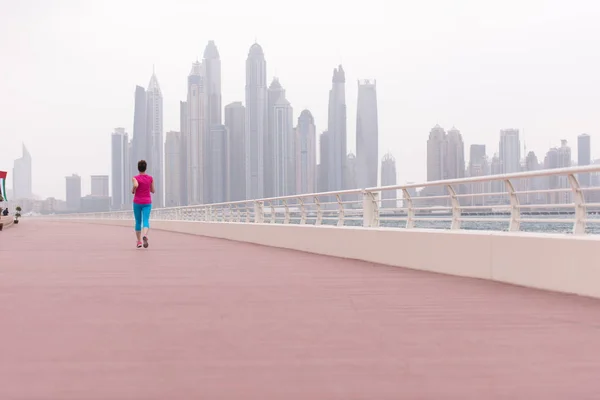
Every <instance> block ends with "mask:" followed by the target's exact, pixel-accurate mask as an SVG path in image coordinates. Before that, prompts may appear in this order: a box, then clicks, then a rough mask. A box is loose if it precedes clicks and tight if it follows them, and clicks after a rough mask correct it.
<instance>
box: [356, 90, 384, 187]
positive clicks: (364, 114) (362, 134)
mask: <svg viewBox="0 0 600 400" xmlns="http://www.w3.org/2000/svg"><path fill="white" fill-rule="evenodd" d="M356 162H357V167H356V173H357V182H358V187H360V188H363V189H364V188H368V187H376V186H377V167H378V164H379V127H378V121H377V89H376V82H375V81H373V82H370V81H368V80H365V81H363V82H361V81H359V82H358V105H357V109H356Z"/></svg>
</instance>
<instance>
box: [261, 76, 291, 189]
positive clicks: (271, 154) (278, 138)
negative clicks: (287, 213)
mask: <svg viewBox="0 0 600 400" xmlns="http://www.w3.org/2000/svg"><path fill="white" fill-rule="evenodd" d="M267 97H268V110H267V115H268V117H269V119H268V134H267V140H266V142H267V145H266V146H265V153H264V160H265V162H264V165H265V177H264V189H265V196H266V197H276V196H288V195H291V194H294V192H295V190H296V183H295V179H296V173H295V167H296V165H295V162H294V157H295V151H294V145H295V141H294V122H293V110H292V106H291V105H290V103H289V101H287V99H286V97H285V90H284V89H283V87H282V86H281V84H280V83H279V80H278V79H277V78H275V79H273V82H272V83H271V85H270V86H269V90H268V95H267Z"/></svg>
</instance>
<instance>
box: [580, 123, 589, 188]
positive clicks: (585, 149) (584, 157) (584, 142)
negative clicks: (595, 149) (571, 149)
mask: <svg viewBox="0 0 600 400" xmlns="http://www.w3.org/2000/svg"><path fill="white" fill-rule="evenodd" d="M591 159H592V154H591V143H590V135H588V134H587V133H583V134H581V135H579V136H577V165H579V166H586V165H590V162H591ZM578 179H579V185H580V186H581V187H589V186H590V174H579V176H578Z"/></svg>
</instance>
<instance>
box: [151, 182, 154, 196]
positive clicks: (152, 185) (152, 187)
mask: <svg viewBox="0 0 600 400" xmlns="http://www.w3.org/2000/svg"><path fill="white" fill-rule="evenodd" d="M150 191H151V192H152V193H154V179H152V183H151V184H150Z"/></svg>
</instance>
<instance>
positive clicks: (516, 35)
mask: <svg viewBox="0 0 600 400" xmlns="http://www.w3.org/2000/svg"><path fill="white" fill-rule="evenodd" d="M534 3H535V2H534ZM178 7H181V6H178V5H177V3H176V2H175V3H174V4H173V6H172V8H171V9H172V10H177V9H178ZM253 7H254V6H253ZM322 7H323V8H321V9H320V11H321V13H311V14H309V13H308V11H307V10H302V11H300V12H299V13H298V15H294V16H292V17H291V19H290V22H291V23H292V26H293V24H294V23H299V22H300V21H308V20H310V21H311V22H314V23H316V24H317V26H316V27H315V29H314V30H311V32H302V34H300V33H299V32H296V33H294V32H291V31H293V30H290V31H281V30H280V29H277V32H278V35H276V36H277V37H275V36H274V35H271V34H269V30H271V29H273V28H274V27H276V26H277V24H276V23H274V24H272V23H271V22H269V17H268V15H267V14H268V13H266V14H265V16H258V17H257V18H256V19H253V20H252V23H253V24H257V26H258V28H256V27H251V28H248V25H244V23H245V22H243V21H242V22H241V25H240V26H244V29H245V30H246V31H248V32H251V33H249V34H248V36H249V37H248V38H246V40H244V39H243V38H242V40H240V38H239V37H235V38H234V37H232V35H228V34H227V33H226V32H225V29H224V27H223V28H221V27H220V25H219V24H217V21H219V19H218V18H215V21H214V22H213V21H210V17H209V18H208V19H209V21H206V22H207V25H205V29H204V30H205V31H206V32H208V33H210V37H209V36H206V37H202V36H203V35H195V34H193V32H190V28H189V26H190V25H189V24H185V23H184V21H187V19H188V15H187V14H190V15H191V13H185V12H180V14H181V19H180V20H178V23H177V26H173V25H172V24H170V23H169V21H163V27H164V28H165V29H164V30H161V32H158V31H156V32H153V31H152V30H151V29H150V25H149V24H148V21H158V20H159V13H158V10H156V9H152V7H149V9H148V10H147V17H146V22H144V24H140V23H139V22H136V21H135V19H132V18H131V16H132V15H133V11H134V10H133V9H132V8H131V7H127V6H125V7H123V9H122V13H121V14H120V15H119V18H121V20H120V21H121V23H123V27H125V26H129V25H131V28H130V30H123V29H121V30H119V31H114V32H110V33H109V34H107V35H104V36H103V37H99V38H97V39H95V40H94V41H93V43H95V44H97V47H98V48H97V49H95V50H94V51H93V52H87V51H86V47H83V45H82V44H83V43H86V45H87V44H89V43H90V42H91V41H90V40H83V39H84V38H87V39H89V37H88V33H86V32H82V33H80V34H78V35H73V34H72V33H71V30H72V29H73V28H74V25H73V24H72V23H71V21H75V20H78V19H79V20H81V18H78V17H82V18H83V19H84V20H85V21H87V24H88V26H90V27H92V26H96V25H95V24H96V23H100V21H102V19H100V17H101V16H103V15H104V14H103V11H99V12H98V13H97V15H94V16H93V19H92V14H91V13H89V10H88V9H87V7H85V6H82V7H81V9H77V10H73V12H74V16H75V18H73V19H72V20H71V19H69V18H65V19H64V20H62V21H61V22H62V24H61V25H62V27H63V28H62V29H63V31H61V32H58V33H57V35H59V36H58V37H59V38H60V40H56V39H57V38H44V37H43V35H41V34H40V32H42V30H41V29H42V27H43V26H46V25H44V20H41V21H38V20H37V19H36V18H37V17H36V16H37V14H35V15H32V16H30V17H28V19H25V17H24V16H20V15H19V14H18V13H16V12H15V14H11V18H12V19H11V24H10V26H12V29H13V31H11V32H14V34H20V33H22V32H30V33H31V35H32V40H31V41H30V42H29V43H30V45H31V48H32V53H35V54H36V55H37V56H38V57H37V58H39V57H42V58H46V59H49V60H51V62H50V63H48V65H47V68H48V70H47V73H46V74H45V75H50V76H53V79H50V80H49V79H42V76H38V74H35V73H31V71H30V73H28V74H26V75H23V74H24V73H26V71H28V70H27V69H23V72H22V73H21V72H20V70H19V71H17V70H16V69H14V67H11V65H24V66H29V65H35V63H34V62H31V60H29V59H28V57H29V55H28V53H22V52H17V51H16V50H15V49H13V48H12V47H11V46H10V43H8V42H2V45H3V46H4V47H3V49H4V50H5V54H7V57H9V58H10V59H11V60H14V62H13V63H10V65H8V64H7V65H5V66H3V67H1V68H3V71H4V72H6V73H7V74H8V75H7V76H9V77H11V78H10V79H7V80H6V81H5V82H3V83H2V85H3V86H2V89H3V90H2V92H3V93H7V94H10V95H9V96H5V97H4V99H3V101H4V102H3V103H2V104H3V110H5V111H7V113H6V115H5V117H6V118H5V119H4V120H5V121H6V123H7V130H8V131H9V132H11V135H7V138H6V142H5V143H3V147H2V150H0V169H3V170H9V171H10V170H11V168H12V161H13V160H14V159H16V158H18V157H19V155H20V154H19V152H20V148H19V147H20V144H19V143H20V142H22V141H24V142H26V143H27V146H28V147H29V150H30V151H31V153H32V155H35V157H34V158H35V162H34V163H33V187H34V194H37V195H40V196H42V197H45V196H56V197H62V196H64V194H63V190H62V189H63V188H62V186H63V185H64V183H63V181H62V178H61V177H64V176H67V175H69V174H70V173H71V172H73V171H75V172H77V173H79V174H80V175H81V176H84V177H87V176H90V175H93V174H107V173H110V165H109V162H108V160H109V159H110V156H109V154H110V147H109V146H107V145H106V143H107V142H108V140H109V139H107V137H106V134H107V132H111V131H112V129H114V127H115V126H123V127H125V129H126V131H127V132H128V133H129V134H130V135H132V134H133V130H132V126H131V121H130V118H131V117H130V115H131V109H132V104H131V100H130V96H131V92H132V88H131V86H130V85H131V83H132V82H143V80H145V79H147V78H146V77H147V76H149V75H150V72H151V66H152V64H155V65H156V73H157V75H158V76H159V79H160V83H161V89H163V91H164V95H165V98H166V99H185V95H184V92H185V83H183V82H182V78H181V76H182V75H181V73H180V71H182V70H188V71H189V62H190V61H192V60H193V59H194V58H195V55H196V54H198V55H199V56H201V55H202V53H203V50H204V45H205V44H206V43H207V41H208V40H210V39H214V40H216V42H217V43H218V44H219V51H220V55H221V62H222V68H223V70H222V76H223V89H222V103H223V104H228V103H231V102H233V101H239V100H242V101H243V88H242V86H243V83H242V82H243V81H244V68H243V59H244V57H245V56H246V54H247V49H248V47H249V46H250V45H251V41H252V39H253V37H254V36H256V37H257V38H258V41H259V42H260V43H261V45H262V46H263V48H264V49H265V53H266V54H267V58H268V66H269V68H268V74H267V78H268V80H270V78H271V77H273V76H275V75H278V76H279V77H280V78H281V80H282V82H284V83H285V87H286V91H287V93H288V98H289V99H290V101H291V103H292V104H293V105H294V108H295V109H296V110H297V111H300V110H302V109H305V108H306V109H309V110H311V112H312V113H313V116H314V119H315V125H316V126H317V129H318V133H320V131H321V130H322V129H323V128H324V127H325V125H326V124H327V115H326V114H327V106H326V102H327V100H326V99H325V96H324V93H326V91H327V90H328V89H329V88H330V84H329V82H328V79H329V77H330V71H331V69H330V68H331V67H332V66H334V65H338V64H340V63H341V64H343V65H344V68H345V70H346V74H347V82H355V81H356V80H357V79H360V78H363V77H377V82H378V97H379V99H378V100H379V114H380V132H381V134H380V146H379V154H380V155H381V154H385V153H386V152H387V151H391V152H392V153H393V154H394V156H395V158H396V162H397V169H398V175H399V176H398V181H399V182H406V181H424V180H425V176H426V169H425V165H424V164H423V163H419V162H418V160H422V159H423V158H424V156H425V154H426V152H425V149H424V147H423V146H422V145H421V142H422V140H423V137H424V136H425V135H426V134H427V132H428V131H429V129H430V128H431V126H433V125H434V124H435V123H439V124H440V125H442V126H445V127H447V128H448V127H451V126H452V125H455V126H457V127H458V128H459V129H460V130H461V134H462V136H463V140H464V144H465V149H468V147H469V146H470V144H474V143H477V144H485V145H486V146H487V148H488V149H490V150H491V149H495V148H496V146H497V143H498V138H497V133H498V131H499V130H500V129H502V128H504V127H511V126H513V127H515V128H518V129H519V130H520V132H521V133H522V134H523V139H524V140H523V142H524V143H526V144H527V149H528V150H530V149H531V150H535V152H536V154H537V155H538V157H542V158H543V154H544V153H545V151H546V149H547V148H549V147H550V145H551V144H552V145H558V144H559V143H560V140H561V139H567V140H568V141H569V143H570V144H571V145H572V146H575V142H576V137H577V136H578V135H579V134H580V133H583V132H588V133H589V134H590V135H591V136H592V137H594V136H595V135H596V134H597V133H596V132H594V131H593V129H594V126H595V125H594V122H593V117H594V111H593V110H594V109H595V108H597V104H598V103H600V101H599V100H598V95H597V94H596V92H597V91H594V90H586V91H585V92H584V91H582V90H579V91H578V89H577V88H578V87H581V88H583V87H590V85H591V87H594V86H595V85H596V82H598V78H597V77H596V74H595V73H593V71H595V70H597V67H598V62H597V60H595V59H593V58H591V55H589V52H587V51H585V47H586V46H588V45H589V44H590V42H589V41H590V39H589V38H591V37H594V34H593V30H595V29H597V28H595V27H594V24H586V23H585V21H588V22H589V21H594V20H595V19H596V18H597V16H598V8H597V7H595V6H593V5H591V4H590V5H588V6H586V7H583V8H582V9H577V10H575V9H566V8H563V7H560V6H557V5H547V6H545V7H543V8H541V7H535V6H534V5H531V4H530V3H528V4H527V5H526V6H523V5H522V4H520V5H518V6H517V4H516V3H511V2H509V3H508V4H505V5H503V6H502V8H501V9H500V8H494V12H493V13H488V12H487V11H486V10H484V9H482V8H481V7H478V6H474V5H473V4H470V5H469V7H471V8H470V9H471V10H472V11H473V15H472V17H473V19H472V21H473V22H472V23H471V22H470V23H469V24H456V25H454V22H456V21H458V20H459V19H460V15H459V14H460V13H459V12H458V11H457V10H458V9H459V8H460V7H458V8H457V9H456V10H454V9H446V8H445V7H443V9H444V18H440V16H439V15H437V14H436V12H434V13H433V15H432V14H431V13H430V11H431V10H430V9H427V10H425V9H424V8H423V7H422V6H421V5H418V4H416V5H412V6H411V7H409V8H408V9H407V14H406V21H404V22H405V23H403V24H392V23H391V21H389V19H388V20H386V18H385V12H383V11H382V10H385V4H384V3H383V2H380V3H378V4H377V7H376V12H375V14H376V15H377V17H376V18H375V17H374V18H370V19H364V18H362V11H360V10H358V9H357V8H356V7H353V6H352V5H346V6H345V13H346V20H352V21H355V22H356V24H359V25H358V26H359V27H361V28H364V29H356V27H357V25H352V26H346V25H343V24H342V23H338V21H335V20H333V19H329V18H328V19H324V18H323V17H324V16H325V15H327V14H326V13H327V12H331V13H332V14H330V15H333V13H334V11H335V10H336V9H337V7H339V4H337V5H336V4H335V2H333V3H332V4H328V5H322ZM259 8H260V6H259ZM252 9H254V8H252ZM42 10H45V12H47V11H49V10H48V7H46V6H44V5H42V6H41V8H40V10H38V11H36V12H41V11H42ZM515 10H518V12H515ZM50 11H52V10H50ZM237 11H239V12H240V14H239V15H240V16H241V15H242V14H243V15H247V12H249V11H252V10H250V9H249V8H248V7H243V13H242V10H237ZM208 12H209V14H210V13H214V12H218V11H215V10H209V11H208ZM323 13H325V14H323ZM234 14H236V13H235V12H234ZM41 15H42V14H40V16H41ZM43 15H45V20H48V21H50V20H51V19H52V17H53V14H52V12H50V14H49V15H48V13H46V14H43ZM211 15H212V14H211ZM236 15H237V14H236ZM252 15H254V14H252ZM308 17H310V18H308ZM421 17H426V19H427V20H428V21H430V23H428V24H422V23H421V22H419V21H423V19H421ZM20 18H23V19H20ZM95 18H98V20H96V19H95ZM531 18H536V21H538V22H537V24H536V26H535V31H534V33H535V34H534V35H531V34H529V33H531V32H530V30H531V26H530V25H529V24H527V23H526V21H528V20H530V19H531ZM125 20H126V21H127V24H126V25H125V24H124V21H125ZM160 20H162V19H160ZM413 20H414V22H412V21H413ZM575 20H576V21H577V23H576V24H574V21H575ZM236 21H240V20H236ZM434 21H435V22H434ZM550 21H552V23H550ZM482 22H484V24H483V25H481V26H485V28H481V27H477V24H482ZM557 22H558V23H557ZM36 24H38V25H40V28H37V27H36V26H35V25H36ZM332 24H333V25H334V26H335V29H331V27H332ZM506 24H509V26H511V29H510V30H508V31H506V30H505V29H504V28H502V29H501V27H505V26H507V25H506ZM142 25H144V26H146V27H144V26H142ZM221 25H223V24H221ZM558 26H560V27H561V28H558ZM46 27H47V26H46ZM567 27H570V29H567ZM136 28H139V29H141V32H144V34H145V35H146V36H144V40H139V39H137V36H136V39H135V40H134V39H133V38H134V36H133V35H131V32H132V31H133V30H134V29H136ZM449 28H452V29H451V30H448V29H449ZM2 29H3V28H2ZM404 30H406V32H411V34H410V35H404V34H403V33H404ZM563 30H564V31H563ZM589 30H592V32H589ZM165 31H166V32H165ZM559 31H560V32H559ZM584 31H585V32H584ZM333 32H335V34H334V33H333ZM500 32H502V35H500V36H495V35H497V34H499V33H500ZM528 32H529V33H528ZM67 33H68V35H67ZM392 33H393V34H392ZM175 35H176V37H177V38H178V40H177V41H175V40H174V38H175ZM392 37H410V38H411V40H410V41H407V40H402V41H392V40H391V39H390V38H392ZM468 37H477V40H473V41H465V40H461V39H465V38H468ZM117 39H118V41H117ZM558 39H559V40H558ZM74 40H75V41H74ZM79 41H81V43H79ZM411 42H414V43H411ZM57 43H60V44H61V45H60V47H59V46H57ZM173 43H177V46H173ZM42 44H43V45H42ZM125 44H127V45H126V46H125ZM62 47H64V48H68V49H69V54H78V56H77V62H73V63H72V67H71V66H70V65H68V63H65V62H62V61H61V60H65V59H69V57H70V56H68V55H66V54H65V53H64V51H63V50H62ZM120 48H123V49H124V48H127V51H124V50H120ZM365 49H368V50H365ZM108 50H110V51H108ZM115 52H116V53H115ZM109 53H110V57H109ZM398 54H402V57H397V55H398ZM459 54H460V55H462V56H460V57H459V56H458V55H459ZM555 54H563V55H564V57H562V58H561V61H560V62H552V61H550V60H555V58H554V55H555ZM551 55H552V58H548V57H550V56H551ZM115 57H118V59H119V63H114V62H112V61H111V62H109V60H114V58H115ZM440 57H442V58H444V59H445V61H444V63H443V64H440V63H439V62H437V61H435V60H439V58H440ZM581 59H584V60H585V61H586V62H585V63H580V62H575V60H581ZM315 60H318V61H315ZM542 64H543V65H544V69H543V72H542V73H540V68H539V66H540V65H542ZM575 64H576V65H577V67H576V69H574V66H575ZM75 66H76V67H77V68H75ZM465 66H468V68H467V69H466V70H465V68H466V67H465ZM28 68H29V67H28ZM417 70H419V71H417ZM574 70H575V71H577V72H576V73H573V72H574ZM78 71H85V76H86V78H87V79H85V82H86V85H80V84H77V83H76V82H81V81H82V79H81V77H82V73H83V72H78ZM188 71H185V73H187V72H188ZM413 71H416V72H417V73H416V74H415V73H413ZM461 71H462V72H461ZM516 71H518V74H517V73H516ZM185 73H184V74H185ZM5 75H6V74H5ZM567 76H568V77H571V78H572V79H571V78H569V80H568V84H566V83H567V80H565V79H564V77H567ZM548 82H553V83H552V84H548ZM584 82H585V85H583V83H584ZM182 83H183V84H182ZM241 83H242V84H241ZM6 85H8V86H6ZM84 87H85V90H84ZM356 90H357V88H356V87H355V85H353V84H349V85H348V86H347V109H348V118H347V121H348V124H349V125H348V149H347V150H348V152H355V153H356V148H355V144H354V143H353V140H354V139H353V137H354V134H353V131H354V121H355V115H356V102H355V99H356ZM24 93H35V94H36V98H37V99H38V100H36V101H35V102H33V103H31V104H30V105H31V107H34V108H33V109H31V110H36V111H33V112H35V113H36V115H39V116H40V117H39V118H30V117H28V116H27V115H26V114H24V110H26V109H27V110H29V108H28V107H26V106H25V104H27V103H26V99H25V98H24V97H23V96H24ZM85 93H94V96H89V95H86V94H85ZM69 99H77V101H75V100H73V101H70V100H69ZM567 99H568V101H567ZM168 103H169V104H165V116H164V132H167V131H170V130H174V131H179V130H180V129H179V127H178V125H179V123H178V122H179V107H178V106H177V104H176V102H172V101H171V100H169V102H168ZM99 116H101V118H98V117H99ZM87 121H94V123H93V124H92V123H89V122H87ZM38 132H39V133H38ZM42 132H43V134H42ZM522 147H524V146H522ZM597 147H598V143H596V141H593V140H592V149H591V154H592V156H593V157H592V158H597V157H598V151H597V150H596V149H597ZM50 150H51V151H50ZM45 153H48V154H45ZM49 153H51V154H49ZM107 156H108V157H107ZM9 179H11V178H10V175H9ZM9 186H11V185H10V184H9ZM83 186H84V188H83V191H84V192H89V189H90V188H89V182H84V183H83Z"/></svg>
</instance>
